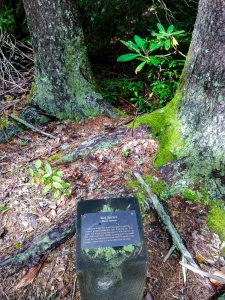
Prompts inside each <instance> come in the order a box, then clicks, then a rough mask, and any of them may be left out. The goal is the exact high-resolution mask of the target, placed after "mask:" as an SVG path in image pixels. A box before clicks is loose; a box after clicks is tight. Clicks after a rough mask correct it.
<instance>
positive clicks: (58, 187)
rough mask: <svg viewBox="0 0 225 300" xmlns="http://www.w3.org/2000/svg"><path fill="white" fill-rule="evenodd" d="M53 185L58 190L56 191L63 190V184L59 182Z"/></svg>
mask: <svg viewBox="0 0 225 300" xmlns="http://www.w3.org/2000/svg"><path fill="white" fill-rule="evenodd" d="M52 185H53V186H54V188H56V189H62V188H63V186H62V185H61V183H59V182H53V183H52Z"/></svg>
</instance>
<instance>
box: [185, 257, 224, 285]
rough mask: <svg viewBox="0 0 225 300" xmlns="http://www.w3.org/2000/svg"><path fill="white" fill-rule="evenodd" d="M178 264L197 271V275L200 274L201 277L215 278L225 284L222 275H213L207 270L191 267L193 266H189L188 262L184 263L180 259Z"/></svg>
mask: <svg viewBox="0 0 225 300" xmlns="http://www.w3.org/2000/svg"><path fill="white" fill-rule="evenodd" d="M180 264H181V265H182V266H183V267H185V268H187V269H188V270H191V271H192V272H194V273H197V274H199V275H201V276H203V277H207V278H212V279H214V280H216V281H218V282H220V283H222V284H225V279H224V278H222V277H220V276H217V275H213V274H210V273H208V272H205V271H202V270H201V269H199V268H196V267H193V266H191V265H189V264H186V263H184V262H182V261H180Z"/></svg>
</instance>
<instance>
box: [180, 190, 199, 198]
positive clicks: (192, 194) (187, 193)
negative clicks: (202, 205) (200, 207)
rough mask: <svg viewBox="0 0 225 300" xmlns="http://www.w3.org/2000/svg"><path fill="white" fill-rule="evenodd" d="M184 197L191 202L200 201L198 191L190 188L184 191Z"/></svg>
mask: <svg viewBox="0 0 225 300" xmlns="http://www.w3.org/2000/svg"><path fill="white" fill-rule="evenodd" d="M183 196H184V198H185V199H186V200H191V201H196V200H198V199H199V193H198V191H194V190H191V189H189V188H185V189H184V190H183Z"/></svg>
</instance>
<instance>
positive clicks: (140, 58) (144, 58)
mask: <svg viewBox="0 0 225 300" xmlns="http://www.w3.org/2000/svg"><path fill="white" fill-rule="evenodd" d="M137 60H141V61H145V62H149V58H148V57H138V58H137Z"/></svg>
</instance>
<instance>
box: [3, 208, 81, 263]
mask: <svg viewBox="0 0 225 300" xmlns="http://www.w3.org/2000/svg"><path fill="white" fill-rule="evenodd" d="M75 233H76V218H75V214H74V213H73V214H71V215H69V216H67V217H66V218H64V220H63V221H62V222H60V223H59V224H57V225H54V226H53V227H52V228H50V229H49V230H48V231H46V232H44V233H42V234H41V235H39V236H37V237H36V238H35V239H34V240H33V241H32V242H31V243H29V244H28V245H26V246H25V247H24V248H23V249H22V250H20V251H19V252H17V253H15V254H12V255H9V256H7V257H4V258H2V259H0V267H6V266H9V265H10V266H12V265H18V264H23V265H29V266H30V265H34V264H36V263H37V262H38V261H39V260H40V258H41V257H42V256H43V255H44V254H46V253H48V252H50V251H52V250H54V249H56V248H57V247H58V246H59V245H61V244H63V243H64V242H65V241H67V240H68V239H70V238H71V237H73V236H74V235H75Z"/></svg>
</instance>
